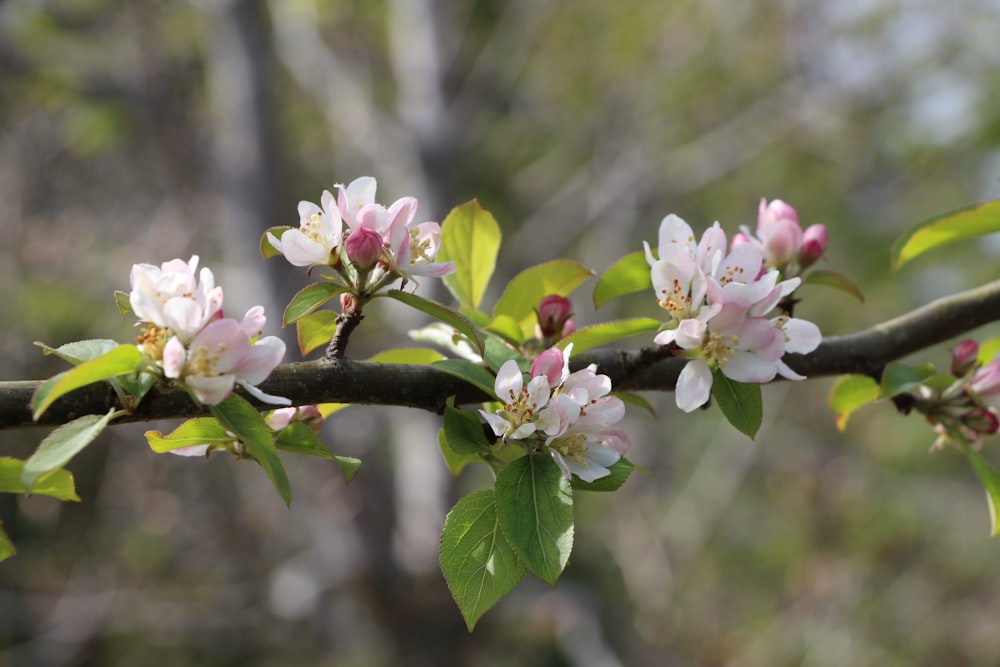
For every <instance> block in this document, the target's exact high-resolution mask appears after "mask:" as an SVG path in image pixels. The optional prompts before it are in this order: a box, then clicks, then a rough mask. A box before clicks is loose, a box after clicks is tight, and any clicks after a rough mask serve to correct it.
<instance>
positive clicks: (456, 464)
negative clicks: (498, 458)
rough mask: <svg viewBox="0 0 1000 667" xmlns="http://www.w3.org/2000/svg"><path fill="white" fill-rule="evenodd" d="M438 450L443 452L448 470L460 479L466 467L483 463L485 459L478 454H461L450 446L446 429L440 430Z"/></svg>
mask: <svg viewBox="0 0 1000 667" xmlns="http://www.w3.org/2000/svg"><path fill="white" fill-rule="evenodd" d="M438 449H440V450H441V456H442V457H443V458H444V464H445V465H446V466H448V470H450V471H451V474H452V475H454V476H456V477H458V475H459V474H460V473H461V472H462V470H463V469H464V468H465V466H467V465H469V464H470V463H482V461H483V459H482V458H481V457H480V456H479V455H478V454H459V453H458V452H456V451H455V450H454V449H452V447H451V445H450V444H448V438H447V436H446V435H445V433H444V427H442V428H440V429H438Z"/></svg>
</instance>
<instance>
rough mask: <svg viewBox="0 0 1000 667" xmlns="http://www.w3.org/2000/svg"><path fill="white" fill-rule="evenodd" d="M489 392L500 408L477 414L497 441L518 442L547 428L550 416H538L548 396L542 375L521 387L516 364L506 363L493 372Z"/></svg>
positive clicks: (512, 361) (545, 381)
mask: <svg viewBox="0 0 1000 667" xmlns="http://www.w3.org/2000/svg"><path fill="white" fill-rule="evenodd" d="M493 388H494V391H495V392H496V395H497V398H498V399H499V400H500V401H501V402H502V403H503V404H504V407H503V408H501V409H500V410H498V411H497V412H496V413H494V414H490V413H488V412H486V411H485V410H480V411H479V414H481V415H482V416H483V419H485V420H486V423H488V424H489V425H490V427H491V428H492V429H493V433H494V434H496V435H497V437H500V438H503V439H504V440H521V439H523V438H527V437H528V436H530V435H532V434H533V433H534V432H535V431H536V430H538V429H541V430H546V429H547V428H551V423H550V420H551V418H552V415H551V413H546V418H542V417H541V416H540V415H539V412H540V411H541V409H542V408H544V407H545V406H546V404H547V403H548V402H549V396H550V394H551V392H552V390H551V388H550V387H549V381H548V379H547V378H546V377H545V376H544V375H539V376H537V377H533V378H531V380H529V381H528V384H527V386H525V384H524V376H523V375H522V374H521V369H520V368H518V365H517V362H516V361H514V360H513V359H510V360H508V361H506V362H504V364H503V366H501V367H500V370H499V371H497V378H496V381H495V382H494V385H493Z"/></svg>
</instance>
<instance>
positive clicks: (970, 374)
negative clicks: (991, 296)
mask: <svg viewBox="0 0 1000 667" xmlns="http://www.w3.org/2000/svg"><path fill="white" fill-rule="evenodd" d="M949 370H950V372H951V374H952V375H953V376H954V377H955V380H954V382H952V383H951V385H950V386H946V387H945V388H943V389H941V388H940V387H939V388H937V389H934V388H931V387H928V386H926V385H924V386H921V387H920V388H919V389H918V391H917V394H918V396H919V398H918V401H919V403H918V405H919V408H918V409H920V410H921V412H923V413H924V414H925V415H926V416H927V419H928V420H929V421H930V422H931V423H932V424H934V428H935V430H936V431H937V432H938V433H939V435H940V437H939V438H938V440H937V442H935V444H934V448H937V447H940V446H941V445H943V444H944V443H947V442H953V441H955V440H958V439H963V440H965V441H966V442H968V443H969V444H972V445H975V446H978V445H979V443H980V441H981V440H982V438H983V436H987V435H993V434H995V433H996V432H997V431H998V430H1000V415H998V412H1000V355H997V356H996V357H994V358H993V360H992V361H990V362H989V363H988V364H981V363H980V361H979V343H977V342H976V341H974V340H963V341H961V342H959V343H958V344H957V345H956V346H955V347H954V348H953V349H952V354H951V365H950V369H949Z"/></svg>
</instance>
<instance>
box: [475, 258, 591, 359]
mask: <svg viewBox="0 0 1000 667" xmlns="http://www.w3.org/2000/svg"><path fill="white" fill-rule="evenodd" d="M592 275H593V271H591V270H590V269H588V268H587V267H585V266H583V265H582V264H578V263H577V262H574V261H571V260H568V259H554V260H551V261H549V262H545V263H544V264H539V265H537V266H532V267H530V268H527V269H525V270H524V271H521V273H519V274H517V275H516V276H514V278H513V280H511V281H510V283H509V284H508V285H507V288H506V289H505V290H504V291H503V294H502V295H501V296H500V300H499V301H497V304H496V306H494V308H493V318H494V319H496V318H497V317H499V316H500V315H506V316H508V317H510V318H512V319H513V320H514V321H515V322H517V323H518V326H520V328H521V334H522V336H523V338H524V339H527V338H531V337H532V336H534V334H535V324H537V323H538V316H537V315H536V314H535V308H537V307H538V304H539V303H541V301H542V298H543V297H546V296H548V295H550V294H558V295H559V296H567V295H568V294H569V293H570V292H572V291H573V290H575V289H576V288H577V287H579V286H580V284H581V283H583V281H584V280H586V279H587V278H589V277H590V276H592Z"/></svg>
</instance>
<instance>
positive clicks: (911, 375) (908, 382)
mask: <svg viewBox="0 0 1000 667" xmlns="http://www.w3.org/2000/svg"><path fill="white" fill-rule="evenodd" d="M932 375H934V366H933V365H931V364H920V365H919V366H910V365H909V364H904V363H901V362H898V361H894V362H892V363H891V364H889V365H888V366H886V367H885V371H884V372H883V373H882V384H881V385H880V386H879V391H878V398H879V399H883V398H892V397H893V396H897V395H899V394H902V393H903V392H905V391H909V390H910V389H913V388H914V387H916V386H919V385H920V384H921V383H923V381H924V380H926V379H927V378H929V377H931V376H932Z"/></svg>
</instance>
